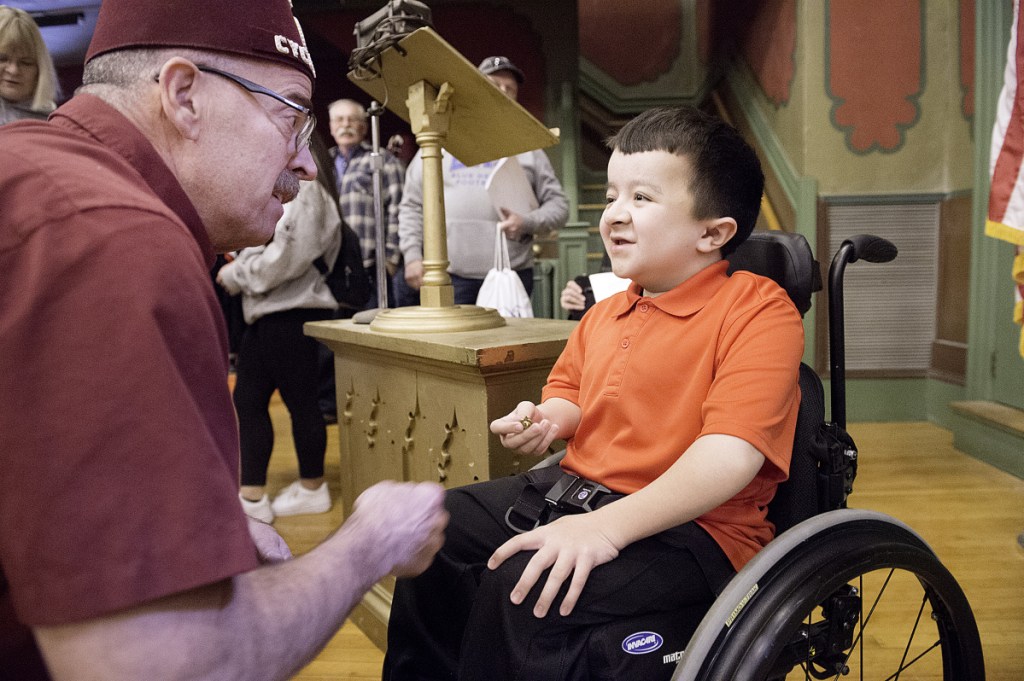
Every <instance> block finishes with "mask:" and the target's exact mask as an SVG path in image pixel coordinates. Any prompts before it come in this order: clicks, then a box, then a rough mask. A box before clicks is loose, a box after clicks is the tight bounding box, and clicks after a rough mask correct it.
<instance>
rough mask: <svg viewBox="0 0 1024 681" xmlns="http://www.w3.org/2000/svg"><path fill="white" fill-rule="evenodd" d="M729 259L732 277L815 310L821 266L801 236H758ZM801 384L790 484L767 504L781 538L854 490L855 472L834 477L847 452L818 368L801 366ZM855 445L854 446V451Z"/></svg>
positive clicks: (801, 307)
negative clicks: (760, 280)
mask: <svg viewBox="0 0 1024 681" xmlns="http://www.w3.org/2000/svg"><path fill="white" fill-rule="evenodd" d="M728 259H729V273H730V274H732V273H733V272H735V271H736V270H745V271H750V272H754V273H755V274H760V275H762V276H765V277H768V278H770V279H773V280H774V281H775V282H776V283H777V284H778V285H779V286H781V287H782V288H783V289H784V290H785V291H786V293H788V294H789V297H790V298H791V299H792V300H793V303H794V304H795V305H796V308H797V310H799V311H800V314H801V315H803V314H804V313H806V312H807V311H808V310H809V309H810V307H811V298H812V296H813V294H814V293H815V292H817V291H820V290H821V281H822V280H821V267H820V265H819V264H818V262H817V261H816V260H815V259H814V256H813V254H812V253H811V248H810V246H809V245H808V244H807V240H806V239H804V237H803V236H802V235H800V234H791V233H787V232H754V233H753V234H751V235H750V237H749V238H748V239H747V240H746V241H745V242H743V244H741V245H740V246H739V247H738V248H737V249H736V250H735V251H734V252H733V253H732V254H730V256H729V258H728ZM799 380H800V392H801V397H800V411H799V415H798V416H797V424H796V434H795V437H794V439H793V456H792V459H791V461H790V468H789V479H788V480H786V481H785V482H784V483H782V484H780V485H779V488H778V491H777V492H776V493H775V498H774V499H772V501H771V503H770V504H769V505H768V519H769V520H770V521H771V522H772V523H774V525H775V529H776V533H782V532H784V531H786V530H787V529H789V528H790V527H792V526H794V525H796V524H797V523H799V522H801V521H803V520H806V519H808V518H810V517H812V516H814V515H817V514H818V513H822V512H824V511H828V510H832V509H834V508H838V507H840V506H842V505H844V503H845V494H846V493H848V487H849V485H852V473H849V475H848V477H849V480H846V479H845V478H844V476H846V475H847V471H843V472H840V474H839V477H838V478H836V475H835V473H834V472H833V469H834V468H835V467H836V466H835V459H836V458H837V456H838V457H839V458H840V459H842V457H843V455H844V452H845V451H846V449H848V447H847V444H846V441H845V440H844V441H843V443H842V444H841V445H840V446H838V448H837V446H836V444H835V443H834V442H833V437H832V434H831V432H830V430H831V427H830V425H829V424H826V423H825V391H824V389H823V388H822V385H821V379H820V378H819V377H818V375H817V374H816V373H815V372H814V370H813V369H811V368H810V367H809V366H807V365H806V364H801V365H800V379H799ZM843 435H844V436H845V433H844V434H843ZM847 439H848V438H847ZM852 446H853V443H852V441H849V448H852ZM854 452H855V450H854ZM854 470H855V469H854ZM837 484H838V485H839V487H840V488H841V489H840V491H839V493H837V492H836V491H835V487H836V485H837ZM844 490H845V492H844Z"/></svg>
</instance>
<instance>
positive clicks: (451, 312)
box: [370, 80, 505, 333]
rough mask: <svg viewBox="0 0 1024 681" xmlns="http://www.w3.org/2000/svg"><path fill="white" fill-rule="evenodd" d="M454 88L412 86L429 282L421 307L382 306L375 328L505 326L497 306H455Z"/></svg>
mask: <svg viewBox="0 0 1024 681" xmlns="http://www.w3.org/2000/svg"><path fill="white" fill-rule="evenodd" d="M453 94H454V88H452V86H451V85H450V84H449V83H447V82H446V83H444V84H442V85H441V88H440V90H437V89H435V88H434V86H432V85H431V84H430V83H428V82H426V81H422V80H421V81H419V82H417V83H414V84H412V85H410V86H409V99H408V100H406V105H407V106H408V108H409V123H410V125H411V126H412V130H413V132H414V133H415V134H416V143H417V144H419V146H420V156H421V158H422V159H423V283H422V285H421V286H420V305H419V307H400V308H394V309H390V310H381V311H380V313H378V314H377V316H376V317H375V318H374V320H373V322H372V323H371V324H370V328H372V329H373V330H374V331H389V332H394V333H421V332H443V331H474V330H479V329H493V328H497V327H500V326H504V325H505V320H504V319H503V318H502V316H501V315H500V314H498V311H497V310H492V309H490V308H484V307H478V306H476V305H455V303H454V301H455V294H454V290H453V289H452V281H451V278H450V277H449V276H448V234H447V229H446V228H445V218H444V176H443V174H442V168H441V147H442V146H443V145H444V142H445V140H446V139H447V137H448V127H449V124H450V122H451V115H452V108H453V102H452V95H453Z"/></svg>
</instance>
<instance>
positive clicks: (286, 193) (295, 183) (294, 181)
mask: <svg viewBox="0 0 1024 681" xmlns="http://www.w3.org/2000/svg"><path fill="white" fill-rule="evenodd" d="M299 186H300V185H299V178H298V176H296V175H295V173H293V172H291V171H290V170H283V171H281V174H280V175H278V176H277V182H275V183H274V196H276V197H277V198H279V199H280V200H281V203H288V202H289V201H292V200H294V199H295V197H296V196H298V195H299Z"/></svg>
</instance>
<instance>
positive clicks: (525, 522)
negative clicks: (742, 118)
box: [384, 107, 803, 680]
mask: <svg viewBox="0 0 1024 681" xmlns="http://www.w3.org/2000/svg"><path fill="white" fill-rule="evenodd" d="M609 145H610V146H611V148H612V155H611V159H610V161H609V163H608V188H607V206H606V208H605V211H604V214H603V216H602V218H601V225H600V229H601V237H602V239H603V240H604V245H605V249H606V250H607V252H608V254H609V256H610V257H611V261H612V269H613V271H614V272H615V274H616V275H618V276H620V277H624V278H628V279H631V280H632V282H633V283H632V284H631V286H630V287H629V289H628V290H627V291H625V292H623V293H620V294H616V295H614V296H612V297H610V298H608V299H606V300H604V301H601V302H600V303H598V304H597V305H595V306H594V307H593V308H592V309H591V310H590V311H589V312H588V313H587V314H586V315H585V316H584V317H583V320H582V321H581V322H580V324H579V326H578V327H577V328H576V329H575V330H574V331H573V334H572V336H571V337H570V339H569V342H568V344H567V346H566V348H565V351H564V352H563V353H562V355H561V357H560V358H559V360H558V361H557V362H556V364H555V366H554V368H553V369H552V371H551V375H550V376H549V378H548V383H547V385H546V386H545V388H544V391H543V395H542V397H543V399H542V402H541V403H540V404H539V405H536V404H534V403H532V402H522V403H520V404H519V405H518V406H517V407H516V409H515V410H514V411H513V412H512V413H511V414H509V415H507V416H505V417H503V418H501V419H498V420H496V421H494V422H493V423H492V424H491V430H492V432H494V433H497V434H499V435H500V436H501V440H502V443H503V444H504V445H505V446H506V447H508V448H509V449H512V450H515V451H517V452H519V453H522V454H532V455H542V454H544V453H545V452H547V451H548V447H549V445H550V444H551V443H552V442H553V441H554V440H555V439H556V438H560V439H565V440H566V441H567V453H566V456H565V458H564V459H563V460H562V462H561V464H560V467H551V468H549V469H541V470H539V471H531V472H528V473H524V474H521V475H518V476H514V477H511V478H504V479H500V480H496V481H491V482H486V483H480V484H478V485H472V486H468V487H464V488H460V489H456V490H451V491H450V492H449V493H448V495H447V501H446V507H447V509H448V511H449V513H450V514H451V519H452V522H451V524H450V525H449V528H448V535H447V539H446V544H445V547H444V548H443V549H442V551H441V553H440V554H439V555H438V557H437V559H436V560H435V562H434V565H433V566H432V567H431V568H430V569H429V570H428V571H427V572H426V573H424V574H423V575H421V576H420V577H417V578H415V579H412V580H408V581H400V582H399V583H398V585H397V586H396V589H395V598H394V604H393V606H392V615H391V624H390V627H389V637H388V643H389V647H388V654H387V658H386V659H385V676H384V678H385V679H392V680H393V679H428V678H438V679H443V678H445V679H446V678H456V677H457V678H459V679H489V680H493V679H506V678H507V679H531V680H542V679H567V678H573V679H575V678H579V679H585V678H590V676H591V675H592V672H591V670H590V669H589V664H590V662H591V660H590V658H591V657H593V655H594V651H593V649H592V648H590V649H588V641H589V636H590V632H591V631H593V628H594V626H595V625H599V624H602V623H606V622H614V621H616V620H618V619H621V618H623V617H628V616H631V615H635V614H638V613H648V612H659V611H677V610H682V609H689V611H690V612H693V613H700V612H702V611H703V610H704V609H706V607H707V606H709V605H710V603H711V602H712V601H713V600H714V597H715V593H716V591H718V590H719V589H720V588H721V586H723V585H724V583H725V582H726V581H727V580H728V579H729V577H730V576H731V575H732V573H733V571H734V570H738V569H739V568H741V567H742V566H743V564H745V563H746V562H747V561H748V560H749V559H750V558H751V557H752V556H753V555H754V553H756V551H757V550H758V549H760V548H761V547H762V546H764V545H765V544H766V543H767V542H768V541H770V540H771V538H772V536H773V534H774V529H773V527H772V526H771V524H770V523H769V522H768V521H767V520H766V519H765V507H766V505H767V503H768V502H769V501H770V500H771V498H772V496H773V495H774V493H775V489H776V486H777V485H778V483H779V482H780V481H782V480H784V479H785V478H786V475H787V472H788V468H789V457H790V452H791V450H792V444H793V431H794V428H795V425H796V416H797V410H798V407H799V389H798V387H797V379H798V372H799V363H800V357H801V355H802V352H803V329H802V324H801V320H800V315H799V313H798V312H797V310H796V308H795V307H794V306H793V304H792V302H791V301H790V299H789V298H788V296H787V295H786V293H785V292H784V291H783V290H782V289H781V288H779V287H778V286H777V285H776V284H775V283H774V282H772V281H771V280H769V279H766V278H764V277H760V276H757V275H754V274H751V273H749V272H737V273H735V274H733V275H732V276H731V277H730V276H728V275H727V274H726V268H727V263H726V262H725V261H724V259H723V256H724V255H727V254H728V253H729V252H731V251H732V250H733V249H735V247H736V246H737V245H739V244H740V243H741V242H742V241H743V240H744V239H745V238H746V237H747V236H748V235H749V234H750V232H751V231H752V230H753V227H754V222H755V221H756V218H757V212H758V209H759V206H760V199H761V193H762V191H763V183H764V178H763V174H762V172H761V168H760V164H759V162H758V160H757V157H756V155H755V154H754V152H753V150H752V149H751V148H750V147H749V146H748V145H747V144H746V143H745V142H744V141H743V139H742V138H741V137H740V136H739V134H738V133H737V132H736V131H735V130H734V129H732V128H731V127H729V126H728V125H726V124H725V123H723V122H722V121H720V120H718V119H716V118H713V117H711V116H708V115H706V114H703V113H701V112H699V111H697V110H694V109H691V108H688V107H681V108H676V107H671V108H659V109H654V110H651V111H648V112H645V113H643V114H641V115H639V116H637V117H636V118H635V119H634V120H632V121H631V122H629V123H628V124H627V125H626V126H625V127H624V128H623V129H622V130H621V131H620V132H619V133H618V134H617V135H616V136H615V137H613V138H612V139H611V140H610V142H609ZM545 497H547V498H546V499H545ZM585 511H589V512H585ZM531 528H533V529H531ZM695 617H696V618H699V617H698V616H697V615H696V614H695ZM693 625H694V626H696V622H694V623H693ZM645 633H646V632H645ZM650 640H655V639H653V638H649V639H645V641H644V642H642V643H644V644H645V645H647V644H648V643H649V641H650ZM625 647H626V644H625V642H624V643H623V648H624V649H625ZM647 647H650V646H649V645H648V646H647ZM660 656H661V654H660V653H659V655H658V657H660ZM652 657H653V656H652ZM671 671H672V669H671V665H665V666H664V669H663V670H659V672H658V673H659V674H661V673H663V674H664V676H665V678H667V677H668V676H669V675H670V674H671ZM645 678H649V677H648V676H645Z"/></svg>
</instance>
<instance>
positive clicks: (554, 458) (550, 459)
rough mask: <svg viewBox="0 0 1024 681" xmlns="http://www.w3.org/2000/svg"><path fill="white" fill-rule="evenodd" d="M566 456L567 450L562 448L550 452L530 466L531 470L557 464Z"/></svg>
mask: <svg viewBox="0 0 1024 681" xmlns="http://www.w3.org/2000/svg"><path fill="white" fill-rule="evenodd" d="M564 458H565V450H564V449H560V450H558V451H557V452H555V453H554V454H548V455H547V456H545V457H544V458H543V459H541V460H540V461H539V462H537V463H536V464H535V465H533V466H531V467H530V470H531V471H535V470H537V469H539V468H548V467H549V466H556V465H558V462H559V461H561V460H562V459H564Z"/></svg>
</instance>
